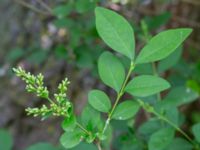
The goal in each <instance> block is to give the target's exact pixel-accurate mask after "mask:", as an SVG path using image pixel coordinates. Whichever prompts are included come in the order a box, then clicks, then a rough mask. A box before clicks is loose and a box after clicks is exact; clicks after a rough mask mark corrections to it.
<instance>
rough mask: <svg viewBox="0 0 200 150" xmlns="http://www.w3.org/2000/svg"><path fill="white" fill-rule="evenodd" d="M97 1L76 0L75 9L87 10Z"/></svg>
mask: <svg viewBox="0 0 200 150" xmlns="http://www.w3.org/2000/svg"><path fill="white" fill-rule="evenodd" d="M97 2H98V0H87V1H84V0H77V1H76V10H77V12H79V13H85V12H88V11H90V10H93V9H94V8H95V6H96V3H97Z"/></svg>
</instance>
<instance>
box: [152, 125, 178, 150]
mask: <svg viewBox="0 0 200 150" xmlns="http://www.w3.org/2000/svg"><path fill="white" fill-rule="evenodd" d="M173 137H174V130H173V129H171V128H163V129H160V130H158V131H156V132H155V133H153V134H152V135H151V137H150V140H149V142H148V149H149V150H155V149H156V150H164V149H165V148H166V147H167V146H168V145H169V144H170V143H171V142H172V140H173Z"/></svg>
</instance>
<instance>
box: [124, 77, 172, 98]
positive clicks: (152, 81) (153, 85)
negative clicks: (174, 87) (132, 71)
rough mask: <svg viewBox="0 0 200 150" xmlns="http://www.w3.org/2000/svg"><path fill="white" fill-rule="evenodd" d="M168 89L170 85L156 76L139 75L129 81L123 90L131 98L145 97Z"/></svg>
mask: <svg viewBox="0 0 200 150" xmlns="http://www.w3.org/2000/svg"><path fill="white" fill-rule="evenodd" d="M169 87H170V84H169V83H168V82H167V81H166V80H164V79H162V78H160V77H156V76H152V75H141V76H138V77H135V78H134V79H133V80H131V81H130V82H129V83H128V85H127V86H126V88H125V91H126V92H128V93H129V94H131V95H133V96H138V97H146V96H150V95H153V94H156V93H158V92H161V91H163V90H166V89H168V88H169Z"/></svg>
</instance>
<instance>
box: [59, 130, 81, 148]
mask: <svg viewBox="0 0 200 150" xmlns="http://www.w3.org/2000/svg"><path fill="white" fill-rule="evenodd" d="M81 136H82V132H81V131H80V130H74V131H73V132H65V133H64V134H63V135H62V136H61V137H60V143H61V144H62V146H63V147H65V148H72V147H74V146H76V145H78V144H79V143H80V142H81Z"/></svg>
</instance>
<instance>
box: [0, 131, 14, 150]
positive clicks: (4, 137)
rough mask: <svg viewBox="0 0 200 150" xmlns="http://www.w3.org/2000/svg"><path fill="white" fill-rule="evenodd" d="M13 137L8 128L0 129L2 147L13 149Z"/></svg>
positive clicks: (0, 144) (6, 149)
mask: <svg viewBox="0 0 200 150" xmlns="http://www.w3.org/2000/svg"><path fill="white" fill-rule="evenodd" d="M12 147H13V138H12V136H11V135H10V133H9V132H8V131H7V130H3V129H0V149H2V150H12Z"/></svg>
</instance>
